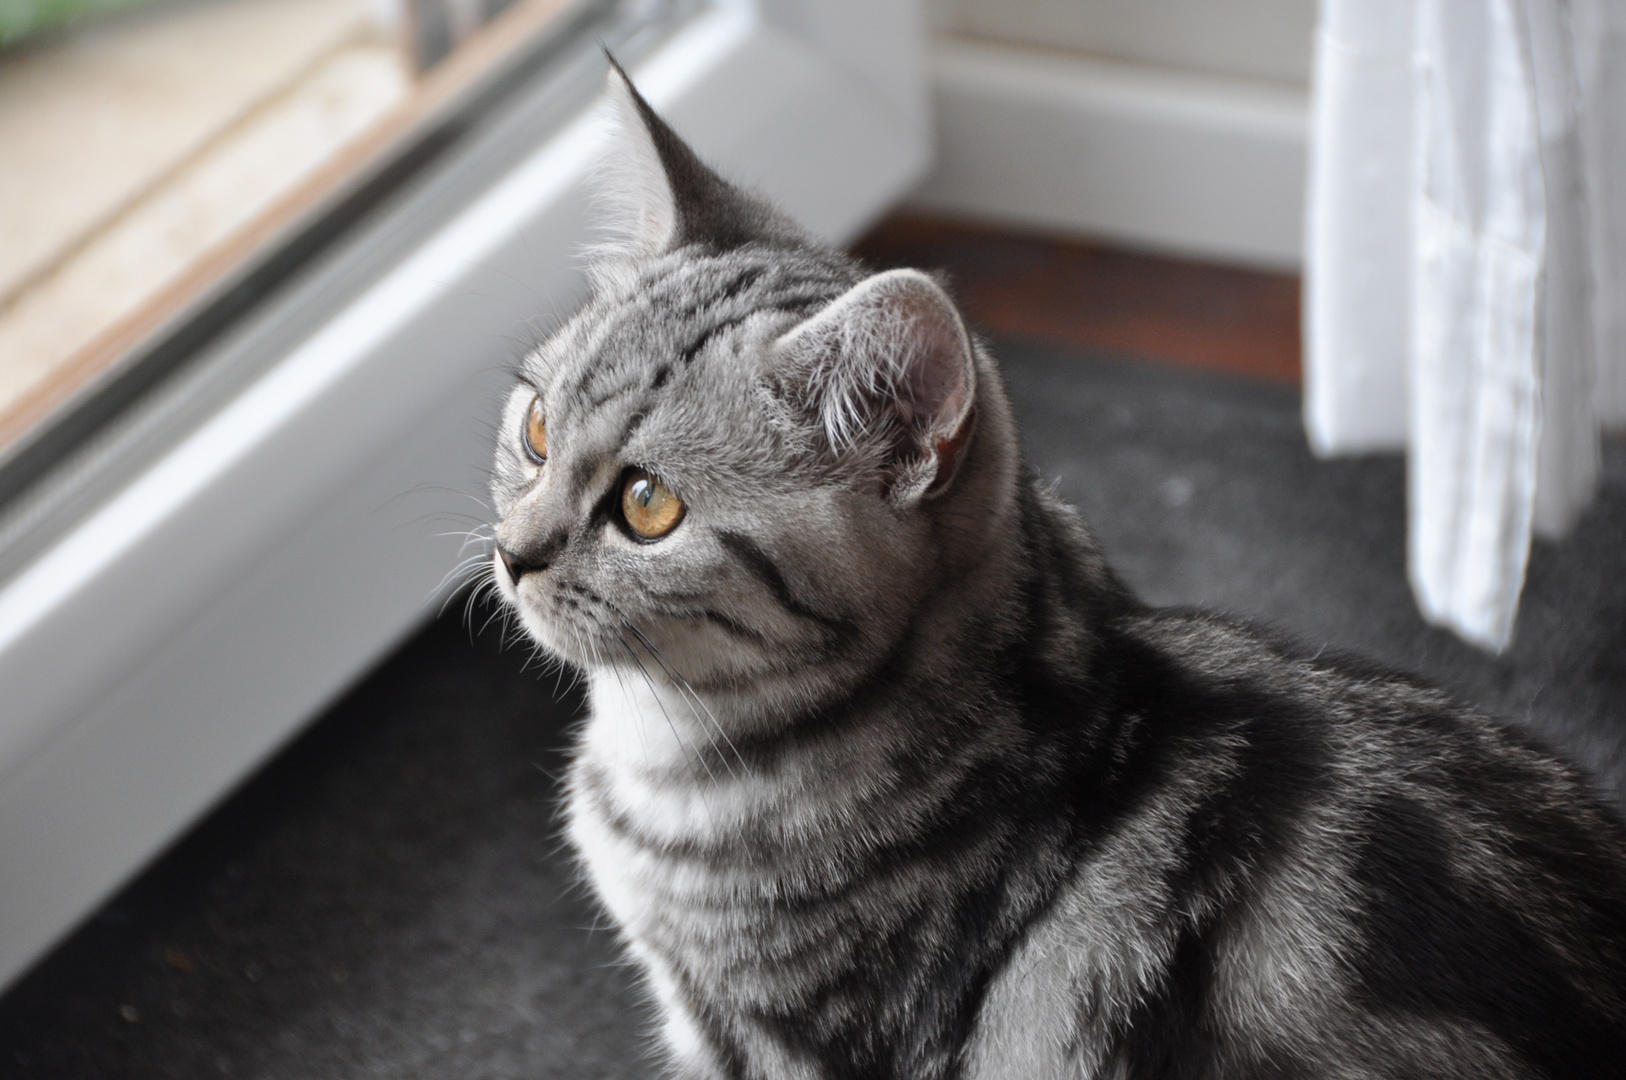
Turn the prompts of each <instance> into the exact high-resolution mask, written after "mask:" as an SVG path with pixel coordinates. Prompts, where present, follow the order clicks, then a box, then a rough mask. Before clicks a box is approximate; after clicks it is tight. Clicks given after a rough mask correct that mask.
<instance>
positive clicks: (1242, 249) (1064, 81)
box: [913, 38, 1309, 269]
mask: <svg viewBox="0 0 1626 1080" xmlns="http://www.w3.org/2000/svg"><path fill="white" fill-rule="evenodd" d="M929 64H930V71H931V79H932V84H933V90H934V95H935V102H936V111H937V152H938V159H937V164H936V167H935V168H934V170H933V171H932V173H931V175H930V177H929V178H928V180H927V181H926V183H925V185H924V186H923V187H922V188H921V189H920V190H919V191H918V192H917V193H916V195H915V196H914V199H913V205H914V206H916V207H919V208H921V209H925V210H930V211H936V212H947V213H951V214H955V215H961V216H968V217H974V218H981V219H988V220H993V221H999V222H1009V223H1015V224H1021V225H1029V226H1035V227H1039V228H1044V229H1052V230H1063V231H1067V232H1074V233H1080V234H1084V235H1089V236H1097V237H1101V238H1103V239H1108V240H1112V241H1116V242H1119V243H1125V244H1129V245H1132V246H1137V247H1146V248H1152V249H1156V250H1162V251H1168V252H1171V253H1174V254H1179V255H1187V256H1195V257H1198V258H1205V259H1215V260H1220V261H1229V262H1239V263H1243V264H1249V265H1257V266H1262V267H1269V268H1278V269H1293V268H1297V267H1298V266H1299V263H1300V252H1301V238H1302V234H1303V216H1304V170H1305V146H1306V136H1307V132H1308V126H1309V101H1308V95H1307V92H1306V91H1305V90H1303V89H1301V88H1295V87H1293V86H1291V85H1290V84H1284V83H1275V82H1268V81H1265V80H1256V79H1244V78H1238V77H1231V76H1219V75H1204V74H1197V73H1192V72H1186V71H1177V70H1174V69H1169V68H1159V67H1153V66H1149V65H1144V64H1133V63H1122V62H1116V61H1108V60H1098V59H1093V58H1088V57H1080V56H1077V55H1071V54H1065V53H1052V52H1045V51H1043V50H1038V49H1031V48H1022V47H1017V46H1006V45H995V44H988V43H981V42H973V41H968V40H965V39H959V38H939V39H937V40H936V41H935V42H934V43H933V45H932V47H931V51H930V53H929Z"/></svg>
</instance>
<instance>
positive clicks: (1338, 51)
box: [1304, 0, 1626, 650]
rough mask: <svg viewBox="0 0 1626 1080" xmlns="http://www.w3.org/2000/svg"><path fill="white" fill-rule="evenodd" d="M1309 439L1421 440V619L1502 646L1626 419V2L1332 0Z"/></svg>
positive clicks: (1314, 242) (1412, 535)
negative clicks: (1535, 555)
mask: <svg viewBox="0 0 1626 1080" xmlns="http://www.w3.org/2000/svg"><path fill="white" fill-rule="evenodd" d="M1314 102H1315V105H1314V109H1315V116H1314V124H1313V125H1312V130H1313V141H1312V147H1311V155H1310V190H1309V200H1308V228H1307V231H1306V244H1307V250H1306V264H1305V398H1304V414H1305V425H1306V428H1307V430H1308V433H1309V437H1310V442H1311V445H1312V446H1313V447H1314V448H1315V449H1316V451H1317V452H1318V453H1321V454H1343V453H1361V452H1367V451H1372V450H1384V449H1399V448H1405V449H1406V450H1407V454H1408V470H1407V474H1408V506H1409V513H1410V522H1409V526H1408V529H1409V537H1408V548H1407V550H1408V558H1409V564H1410V574H1411V581H1412V588H1413V591H1414V592H1415V593H1416V596H1417V601H1418V605H1419V606H1420V608H1421V609H1422V612H1423V614H1424V616H1425V617H1426V618H1428V619H1429V620H1430V621H1431V622H1434V623H1437V624H1440V625H1444V626H1449V627H1451V628H1452V629H1454V630H1455V631H1457V633H1459V634H1461V635H1462V636H1463V637H1464V638H1466V639H1468V640H1469V641H1472V642H1475V643H1476V644H1479V645H1482V646H1484V647H1486V648H1489V649H1493V650H1500V649H1502V648H1504V647H1505V646H1506V645H1507V644H1508V642H1509V640H1510V639H1511V636H1512V631H1513V622H1514V616H1515V615H1516V614H1517V611H1518V600H1519V591H1520V589H1521V588H1522V586H1523V583H1524V570H1525V564H1526V561H1527V559H1528V557H1529V552H1530V540H1531V536H1532V534H1533V533H1535V534H1541V535H1545V536H1551V537H1559V536H1562V535H1563V534H1564V532H1565V531H1567V530H1568V529H1569V528H1570V527H1571V526H1572V525H1573V524H1574V523H1575V520H1576V518H1577V517H1578V516H1579V515H1580V513H1581V512H1582V511H1583V510H1584V509H1585V508H1586V506H1587V504H1588V503H1589V502H1590V500H1591V498H1592V495H1593V491H1594V488H1595V486H1596V484H1597V477H1598V433H1599V428H1600V425H1604V424H1619V423H1621V422H1622V421H1626V0H1322V2H1321V25H1320V32H1319V35H1318V40H1317V45H1316V65H1315V85H1314Z"/></svg>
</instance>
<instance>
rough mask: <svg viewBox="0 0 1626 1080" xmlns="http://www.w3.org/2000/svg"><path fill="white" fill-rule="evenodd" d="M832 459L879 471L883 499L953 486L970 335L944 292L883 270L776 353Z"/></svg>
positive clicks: (965, 439) (969, 410) (969, 402)
mask: <svg viewBox="0 0 1626 1080" xmlns="http://www.w3.org/2000/svg"><path fill="white" fill-rule="evenodd" d="M775 353H776V354H777V355H778V357H779V358H780V362H781V364H782V365H783V370H784V371H785V372H786V373H787V374H788V375H789V376H790V378H792V379H793V380H794V381H795V383H796V384H797V386H798V388H799V391H800V394H801V395H802V396H803V399H804V401H805V403H806V404H807V405H808V406H809V407H810V409H811V410H812V411H814V412H816V413H817V415H818V416H819V418H820V420H821V421H822V423H823V427H824V431H825V436H826V438H827V440H828V441H829V443H830V446H831V447H832V449H834V450H835V451H836V452H837V453H838V454H842V453H855V454H857V455H859V456H860V457H862V458H866V459H868V460H871V461H872V462H873V463H874V464H875V465H877V466H878V467H879V471H880V475H881V476H882V478H883V482H884V484H885V487H886V492H887V495H888V497H889V498H892V499H894V500H902V501H911V500H914V499H919V498H924V497H927V496H930V495H933V494H936V493H938V492H940V491H942V490H943V489H944V488H946V487H947V486H948V485H949V484H950V483H951V482H952V481H953V479H954V475H955V473H956V472H957V471H958V469H959V467H960V464H961V459H962V458H963V457H964V452H965V449H966V446H967V444H968V443H969V441H970V436H971V430H972V427H973V424H974V421H975V411H974V409H973V404H974V402H975V398H976V388H977V368H976V361H975V359H974V354H973V352H972V346H971V336H970V335H969V334H968V333H967V332H966V328H965V323H964V322H962V321H961V319H960V313H959V312H958V311H957V310H956V309H955V307H954V302H953V301H952V300H950V299H949V297H948V295H947V294H946V293H945V292H944V291H943V289H942V288H941V287H940V286H939V285H938V284H937V282H935V281H933V280H932V279H931V278H930V277H928V276H927V275H926V274H923V273H921V272H920V271H919V270H889V271H886V272H885V273H881V274H876V275H874V276H872V277H870V278H867V279H865V280H864V281H861V282H859V283H858V284H857V285H855V286H853V287H852V288H851V289H849V290H848V291H847V292H846V293H845V294H844V295H842V296H840V297H838V298H837V299H836V300H835V301H833V302H832V303H831V304H830V305H829V306H828V307H826V308H825V309H824V310H823V311H821V312H819V314H817V315H815V316H813V317H812V318H811V319H808V320H807V321H806V322H804V323H802V324H801V325H799V326H797V327H796V328H795V329H793V330H791V331H790V332H789V333H787V334H786V335H785V336H784V337H782V338H780V339H779V341H778V342H777V343H776V344H775Z"/></svg>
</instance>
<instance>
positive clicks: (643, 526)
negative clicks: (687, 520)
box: [621, 469, 683, 540]
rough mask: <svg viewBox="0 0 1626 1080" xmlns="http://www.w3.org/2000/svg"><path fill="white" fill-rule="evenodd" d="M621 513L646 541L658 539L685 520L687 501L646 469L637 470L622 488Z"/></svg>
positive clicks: (632, 472)
mask: <svg viewBox="0 0 1626 1080" xmlns="http://www.w3.org/2000/svg"><path fill="white" fill-rule="evenodd" d="M621 515H622V517H624V518H626V519H627V527H628V528H630V529H631V530H632V531H633V532H634V533H636V534H638V535H639V536H641V537H643V538H644V539H645V540H656V539H659V538H660V537H662V536H665V535H666V534H667V533H669V532H671V531H672V530H673V529H675V528H676V527H677V523H678V522H679V521H682V520H683V500H682V499H680V498H678V497H677V496H676V495H674V494H672V489H671V488H669V487H667V486H666V485H665V484H663V483H661V482H660V481H659V480H657V479H655V478H654V477H653V476H651V475H649V473H647V472H645V471H644V470H642V469H633V470H632V471H631V472H629V473H628V474H627V479H626V481H625V483H624V485H623V487H622V488H621Z"/></svg>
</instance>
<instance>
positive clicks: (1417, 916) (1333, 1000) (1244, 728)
mask: <svg viewBox="0 0 1626 1080" xmlns="http://www.w3.org/2000/svg"><path fill="white" fill-rule="evenodd" d="M1096 667H1097V672H1098V674H1097V676H1096V684H1097V686H1098V688H1099V693H1100V700H1101V701H1102V702H1103V707H1104V709H1105V711H1106V712H1107V713H1108V714H1109V716H1110V717H1111V720H1112V722H1111V724H1109V725H1108V726H1107V727H1106V729H1105V730H1107V731H1108V732H1109V733H1110V734H1109V735H1108V739H1109V744H1110V745H1109V746H1108V747H1107V750H1108V753H1107V756H1108V758H1109V759H1110V760H1112V761H1113V762H1114V766H1113V767H1112V768H1111V769H1108V770H1106V771H1104V772H1098V773H1097V774H1096V775H1094V776H1092V777H1090V778H1089V782H1088V783H1087V784H1079V785H1078V787H1079V788H1080V790H1079V791H1078V792H1077V793H1076V798H1077V799H1078V800H1079V802H1080V811H1081V812H1080V814H1079V820H1081V821H1084V822H1088V823H1089V824H1088V825H1087V826H1086V827H1085V828H1084V829H1083V830H1082V832H1083V833H1084V835H1083V836H1082V837H1081V841H1080V858H1079V861H1078V868H1077V871H1076V873H1075V874H1074V876H1073V878H1072V879H1071V880H1070V882H1069V883H1068V885H1067V887H1066V889H1065V890H1064V891H1063V893H1062V895H1061V896H1060V897H1059V898H1058V902H1057V903H1056V904H1054V905H1053V906H1052V907H1051V909H1050V910H1049V911H1048V912H1047V914H1046V916H1045V917H1044V918H1043V919H1042V920H1041V921H1040V922H1039V923H1037V924H1036V925H1035V926H1034V927H1033V928H1032V931H1031V933H1030V934H1029V936H1028V938H1027V939H1026V940H1025V942H1024V944H1023V947H1022V950H1021V954H1020V955H1018V956H1017V957H1015V958H1013V963H1012V964H1011V965H1009V966H1008V967H1007V969H1006V971H1005V972H1004V973H1003V974H1002V976H1001V979H1000V980H998V981H997V982H996V984H995V986H994V988H993V989H992V991H991V992H990V995H989V1000H988V1004H987V1006H986V1008H985V1013H984V1019H983V1022H982V1024H981V1028H982V1031H983V1032H985V1033H987V1034H986V1035H983V1036H980V1037H979V1039H977V1040H974V1041H973V1044H972V1048H971V1054H970V1060H971V1061H972V1062H973V1063H980V1064H977V1066H976V1067H975V1068H973V1069H972V1070H971V1073H970V1075H988V1076H993V1075H1015V1073H1014V1072H1011V1071H1010V1069H1011V1068H1012V1067H1013V1065H1014V1066H1015V1067H1018V1068H1021V1069H1025V1070H1027V1071H1028V1073H1029V1074H1031V1075H1043V1074H1046V1073H1047V1072H1052V1070H1049V1069H1047V1067H1046V1065H1045V1063H1043V1062H1041V1061H1038V1060H1023V1058H1024V1056H1029V1057H1031V1056H1032V1055H1036V1054H1042V1053H1043V1051H1041V1049H1040V1048H1044V1047H1050V1048H1053V1049H1052V1052H1056V1053H1060V1052H1061V1051H1059V1050H1054V1048H1059V1047H1068V1048H1070V1049H1069V1050H1067V1051H1066V1053H1068V1054H1070V1055H1072V1056H1073V1060H1074V1063H1075V1065H1081V1066H1083V1074H1084V1075H1092V1074H1094V1072H1095V1071H1100V1072H1101V1073H1102V1074H1104V1075H1112V1070H1113V1069H1114V1068H1116V1069H1117V1070H1119V1072H1120V1073H1121V1074H1123V1075H1130V1076H1181V1077H1187V1076H1193V1077H1194V1076H1227V1075H1238V1076H1252V1075H1260V1074H1262V1073H1263V1074H1268V1075H1272V1076H1276V1075H1280V1076H1295V1075H1312V1076H1319V1075H1334V1074H1337V1075H1351V1076H1367V1075H1372V1076H1401V1075H1407V1076H1414V1075H1421V1076H1452V1077H1454V1076H1510V1077H1522V1076H1554V1077H1558V1076H1563V1077H1582V1076H1599V1077H1602V1076H1611V1077H1613V1076H1619V1075H1622V1072H1623V1069H1626V1066H1623V1064H1622V1063H1623V1062H1626V830H1623V829H1622V828H1621V826H1620V824H1619V821H1618V819H1617V818H1616V817H1615V816H1614V815H1613V813H1612V812H1611V811H1609V810H1608V809H1606V808H1605V807H1604V806H1603V805H1602V804H1601V803H1599V802H1598V801H1597V800H1596V799H1595V798H1594V797H1593V796H1592V794H1591V793H1590V792H1589V791H1588V790H1587V788H1586V785H1585V783H1584V781H1583V780H1582V778H1581V777H1580V776H1578V775H1577V773H1576V772H1575V771H1574V770H1573V769H1571V768H1569V767H1568V766H1566V765H1564V764H1563V763H1562V762H1560V761H1559V760H1557V759H1556V758H1555V757H1553V756H1552V755H1550V754H1548V753H1546V752H1545V751H1543V750H1542V749H1541V748H1539V747H1537V746H1535V745H1534V744H1532V743H1530V742H1529V741H1528V740H1525V739H1523V738H1521V737H1520V736H1519V735H1517V734H1516V733H1514V732H1512V731H1511V730H1510V729H1508V728H1506V727H1504V726H1503V725H1500V724H1498V723H1496V722H1494V721H1492V720H1490V719H1488V718H1486V717H1483V716H1480V715H1476V714H1474V713H1473V712H1471V711H1469V710H1465V709H1463V708H1461V707H1459V706H1457V705H1455V704H1453V703H1452V702H1451V700H1450V699H1449V698H1448V697H1447V696H1446V695H1445V694H1443V693H1442V692H1440V691H1438V690H1436V689H1433V688H1431V687H1428V686H1426V685H1424V684H1421V683H1419V682H1417V681H1415V680H1412V679H1409V678H1406V677H1403V676H1399V675H1395V674H1392V673H1389V672H1385V671H1383V670H1380V669H1378V668H1376V667H1373V666H1369V665H1366V664H1363V663H1361V662H1359V661H1353V660H1349V659H1346V658H1342V657H1331V656H1328V655H1324V654H1312V653H1307V652H1303V651H1300V650H1298V649H1296V648H1295V647H1294V646H1293V645H1291V644H1290V643H1285V642H1282V641H1280V640H1278V639H1276V638H1274V637H1273V636H1272V635H1270V634H1268V633H1266V632H1262V631H1260V630H1258V629H1255V628H1253V627H1250V626H1247V625H1245V624H1240V623H1236V622H1233V621H1230V620H1226V619H1223V618H1220V617H1217V616H1214V615H1210V614H1204V613H1200V612H1183V611H1170V612H1155V611H1145V610H1140V611H1129V612H1126V613H1125V614H1124V615H1123V616H1122V617H1120V618H1119V619H1117V620H1115V621H1114V623H1113V624H1112V625H1111V626H1110V627H1109V628H1108V629H1107V630H1106V631H1105V633H1104V634H1103V635H1102V637H1101V639H1100V645H1099V653H1098V657H1097V661H1096ZM1023 971H1028V972H1036V971H1047V972H1048V974H1047V975H1045V976H1042V977H1041V979H1040V981H1043V980H1044V979H1048V980H1051V981H1052V982H1055V981H1063V982H1065V984H1066V985H1067V986H1069V987H1070V988H1071V989H1070V992H1069V993H1067V994H1065V995H1061V997H1060V998H1059V999H1057V998H1046V997H1045V995H1044V994H1042V993H1041V992H1039V988H1038V986H1037V985H1036V981H1035V979H1034V978H1033V977H1032V976H1022V975H1019V974H1017V973H1020V972H1023ZM1060 1000H1065V1002H1066V1004H1065V1005H1062V1004H1059V1003H1058V1001H1060ZM1047 1001H1048V1002H1049V1004H1048V1005H1047V1004H1046V1002H1047ZM995 1032H998V1033H999V1034H998V1036H997V1037H996V1036H995V1035H994V1034H993V1033H995ZM996 1044H997V1045H996ZM1013 1055H1014V1057H1013ZM1052 1074H1061V1073H1052Z"/></svg>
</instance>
